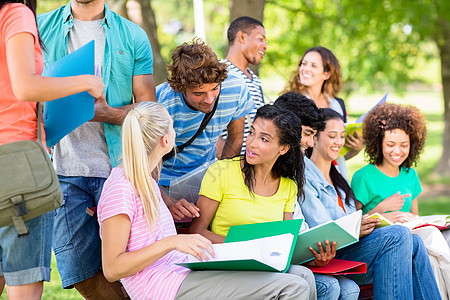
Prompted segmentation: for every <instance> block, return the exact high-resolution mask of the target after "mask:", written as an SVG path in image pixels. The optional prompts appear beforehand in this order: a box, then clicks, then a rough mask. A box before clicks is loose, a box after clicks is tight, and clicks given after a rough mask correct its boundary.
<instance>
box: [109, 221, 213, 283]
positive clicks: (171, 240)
mask: <svg viewBox="0 0 450 300" xmlns="http://www.w3.org/2000/svg"><path fill="white" fill-rule="evenodd" d="M130 229H131V221H130V219H129V218H128V216H127V215H123V214H120V215H116V216H114V217H111V218H108V219H106V220H105V221H103V223H102V264H103V272H104V274H105V277H106V279H107V280H108V281H110V282H113V281H116V280H119V279H121V278H124V277H127V276H131V275H134V274H136V273H137V272H139V271H141V270H143V269H145V268H146V267H148V266H150V265H152V264H153V263H154V262H156V261H157V260H158V259H160V258H161V257H163V256H164V255H165V254H167V253H169V252H170V251H171V250H175V249H176V250H178V251H181V252H183V253H188V254H191V255H193V256H195V257H196V258H197V259H199V260H208V257H207V256H206V254H205V252H204V251H203V250H202V249H201V248H203V249H205V250H206V251H208V252H209V253H210V254H211V256H214V252H213V250H212V247H211V242H210V241H208V240H207V239H205V238H204V237H202V236H200V235H190V234H189V235H186V234H184V235H173V236H170V237H167V238H164V239H162V240H159V241H156V242H154V243H153V244H151V245H148V246H146V247H144V248H142V249H139V250H137V251H132V252H127V251H126V247H127V244H128V239H129V235H130Z"/></svg>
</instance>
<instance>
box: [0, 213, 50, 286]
mask: <svg viewBox="0 0 450 300" xmlns="http://www.w3.org/2000/svg"><path fill="white" fill-rule="evenodd" d="M53 214H54V213H53V212H52V211H50V212H48V213H45V214H43V215H40V216H38V217H36V218H33V219H31V220H28V221H25V225H26V226H27V227H28V230H29V233H28V234H27V235H25V236H21V237H18V235H17V231H16V228H15V227H14V226H13V225H10V226H5V227H1V228H0V263H1V266H0V275H1V276H5V281H6V284H7V285H10V286H14V285H24V284H30V283H34V282H39V281H50V262H51V258H52V235H53Z"/></svg>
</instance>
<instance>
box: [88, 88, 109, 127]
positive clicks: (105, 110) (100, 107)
mask: <svg viewBox="0 0 450 300" xmlns="http://www.w3.org/2000/svg"><path fill="white" fill-rule="evenodd" d="M94 107H95V115H94V118H93V119H92V120H91V122H104V120H105V118H107V116H108V115H109V110H110V109H111V106H109V104H108V102H106V98H105V94H103V93H102V95H101V96H100V97H99V98H97V99H95V106H94Z"/></svg>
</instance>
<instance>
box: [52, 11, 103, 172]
mask: <svg viewBox="0 0 450 300" xmlns="http://www.w3.org/2000/svg"><path fill="white" fill-rule="evenodd" d="M102 23H103V19H100V20H95V21H79V20H76V19H74V20H73V27H72V29H71V31H70V32H69V39H68V50H69V53H72V52H73V51H75V50H77V49H78V48H80V47H82V46H84V45H85V44H87V43H88V42H90V41H92V40H95V65H96V68H95V69H96V72H97V73H98V75H99V76H101V74H102V72H101V69H102V64H103V54H104V50H105V30H104V28H103V26H102ZM53 164H54V166H55V168H56V173H57V174H58V175H63V176H82V177H102V178H106V177H108V176H109V173H110V172H111V161H110V158H109V154H108V146H107V144H106V140H105V131H104V128H103V123H102V122H87V123H85V124H83V125H81V126H80V127H78V128H77V129H75V130H74V131H72V132H71V133H69V134H68V135H67V136H65V137H64V138H63V139H62V140H61V141H60V142H59V143H58V144H56V146H55V150H54V155H53Z"/></svg>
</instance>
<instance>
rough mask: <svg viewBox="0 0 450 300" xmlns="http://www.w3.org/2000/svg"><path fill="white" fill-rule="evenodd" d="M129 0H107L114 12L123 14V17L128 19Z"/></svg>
mask: <svg viewBox="0 0 450 300" xmlns="http://www.w3.org/2000/svg"><path fill="white" fill-rule="evenodd" d="M127 2H128V0H107V4H108V5H109V8H110V9H111V10H112V11H113V12H116V13H118V14H119V15H121V16H122V17H124V18H127V19H128V12H127Z"/></svg>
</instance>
